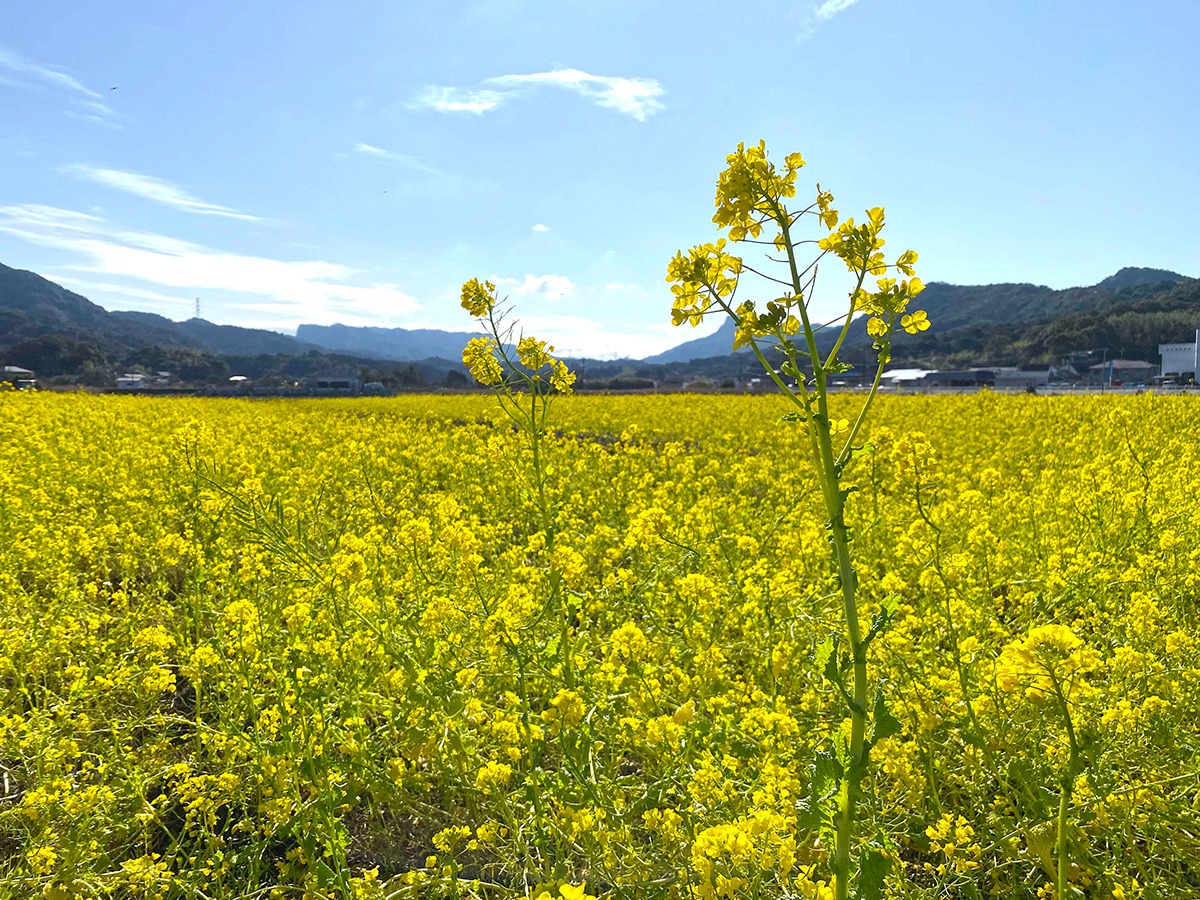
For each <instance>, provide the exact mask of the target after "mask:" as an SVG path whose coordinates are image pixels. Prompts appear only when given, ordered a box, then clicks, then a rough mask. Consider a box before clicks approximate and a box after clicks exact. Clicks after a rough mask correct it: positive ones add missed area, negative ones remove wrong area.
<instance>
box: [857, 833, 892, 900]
mask: <svg viewBox="0 0 1200 900" xmlns="http://www.w3.org/2000/svg"><path fill="white" fill-rule="evenodd" d="M891 871H892V861H891V860H890V859H888V858H887V856H886V855H884V852H883V850H882V848H880V847H879V846H877V845H876V844H868V845H867V846H865V847H863V848H862V853H861V854H860V856H859V862H858V889H857V890H856V891H855V892H854V897H855V900H880V898H882V897H883V886H884V883H885V882H886V881H887V877H888V873H889V872H891Z"/></svg>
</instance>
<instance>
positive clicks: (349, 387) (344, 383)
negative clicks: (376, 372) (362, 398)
mask: <svg viewBox="0 0 1200 900" xmlns="http://www.w3.org/2000/svg"><path fill="white" fill-rule="evenodd" d="M304 384H305V387H307V388H308V389H309V390H310V391H312V392H313V393H315V394H322V395H330V396H339V397H342V396H349V395H351V394H359V393H361V392H362V380H361V379H359V378H355V377H354V376H353V375H332V376H325V375H322V376H319V377H315V378H308V379H306V380H305V383H304Z"/></svg>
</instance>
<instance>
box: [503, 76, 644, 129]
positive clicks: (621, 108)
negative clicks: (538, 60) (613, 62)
mask: <svg viewBox="0 0 1200 900" xmlns="http://www.w3.org/2000/svg"><path fill="white" fill-rule="evenodd" d="M485 84H494V85H500V86H502V87H522V86H524V85H550V86H551V87H560V88H564V89H566V90H569V91H574V92H575V93H577V94H579V95H580V96H583V97H586V98H587V99H589V100H591V101H593V102H594V103H596V104H597V105H598V106H603V107H607V108H608V109H615V110H616V111H617V112H619V113H623V114H624V115H627V116H632V117H633V118H635V119H637V120H638V121H639V122H645V121H646V119H647V118H649V117H650V116H652V115H654V113H656V112H659V111H660V110H661V109H662V108H663V105H662V103H661V102H660V101H659V99H658V98H659V97H661V96H662V95H663V94H665V93H666V91H665V90H663V86H662V85H661V84H659V83H658V82H657V81H655V80H654V79H652V78H621V77H619V76H605V75H590V74H588V73H587V72H583V71H580V70H579V69H557V70H555V71H553V72H536V73H534V74H532V75H500V76H497V77H496V78H489V79H488V80H487V81H486V82H485Z"/></svg>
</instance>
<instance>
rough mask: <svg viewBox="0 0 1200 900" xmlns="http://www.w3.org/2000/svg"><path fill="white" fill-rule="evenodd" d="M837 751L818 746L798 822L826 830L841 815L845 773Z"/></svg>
mask: <svg viewBox="0 0 1200 900" xmlns="http://www.w3.org/2000/svg"><path fill="white" fill-rule="evenodd" d="M843 774H844V773H843V769H842V764H841V763H840V762H838V758H837V756H836V755H835V754H833V753H831V752H830V751H828V750H818V751H817V753H816V756H815V757H814V758H813V764H812V766H811V767H810V768H809V774H808V794H807V795H806V796H805V797H804V799H802V800H801V801H800V802H799V803H798V804H797V812H798V816H799V818H798V824H799V825H800V827H802V828H805V829H807V830H809V831H818V830H824V828H825V826H826V825H828V824H829V823H832V822H833V819H834V817H835V816H836V815H837V803H836V800H835V798H836V797H837V794H838V788H839V786H840V785H841V780H842V777H843Z"/></svg>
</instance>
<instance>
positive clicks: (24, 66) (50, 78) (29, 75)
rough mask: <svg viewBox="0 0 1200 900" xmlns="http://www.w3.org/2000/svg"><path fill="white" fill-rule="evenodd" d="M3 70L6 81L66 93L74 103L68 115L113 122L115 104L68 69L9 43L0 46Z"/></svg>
mask: <svg viewBox="0 0 1200 900" xmlns="http://www.w3.org/2000/svg"><path fill="white" fill-rule="evenodd" d="M0 70H2V71H4V72H7V73H8V77H6V78H3V79H0V81H2V82H3V83H4V84H9V85H12V86H14V87H18V88H24V89H33V90H42V91H51V92H54V93H59V94H64V95H66V97H67V100H68V101H69V103H70V104H71V108H70V109H68V110H67V115H69V116H71V117H73V118H76V119H82V120H84V121H88V122H95V123H97V124H104V125H108V124H112V123H111V121H110V120H111V119H112V117H113V116H114V113H113V110H112V108H111V107H110V106H109V105H108V104H107V103H104V102H103V100H102V96H103V95H101V94H100V93H98V92H97V91H94V90H92V89H91V88H89V87H88V86H87V85H85V84H84V83H83V82H81V81H79V79H77V78H75V77H73V76H71V75H68V74H67V73H66V72H62V71H60V70H58V69H55V68H53V67H51V66H46V65H41V64H39V63H35V62H32V61H30V60H28V59H25V57H23V56H21V54H19V53H17V52H15V51H13V50H9V49H8V48H6V47H0Z"/></svg>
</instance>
